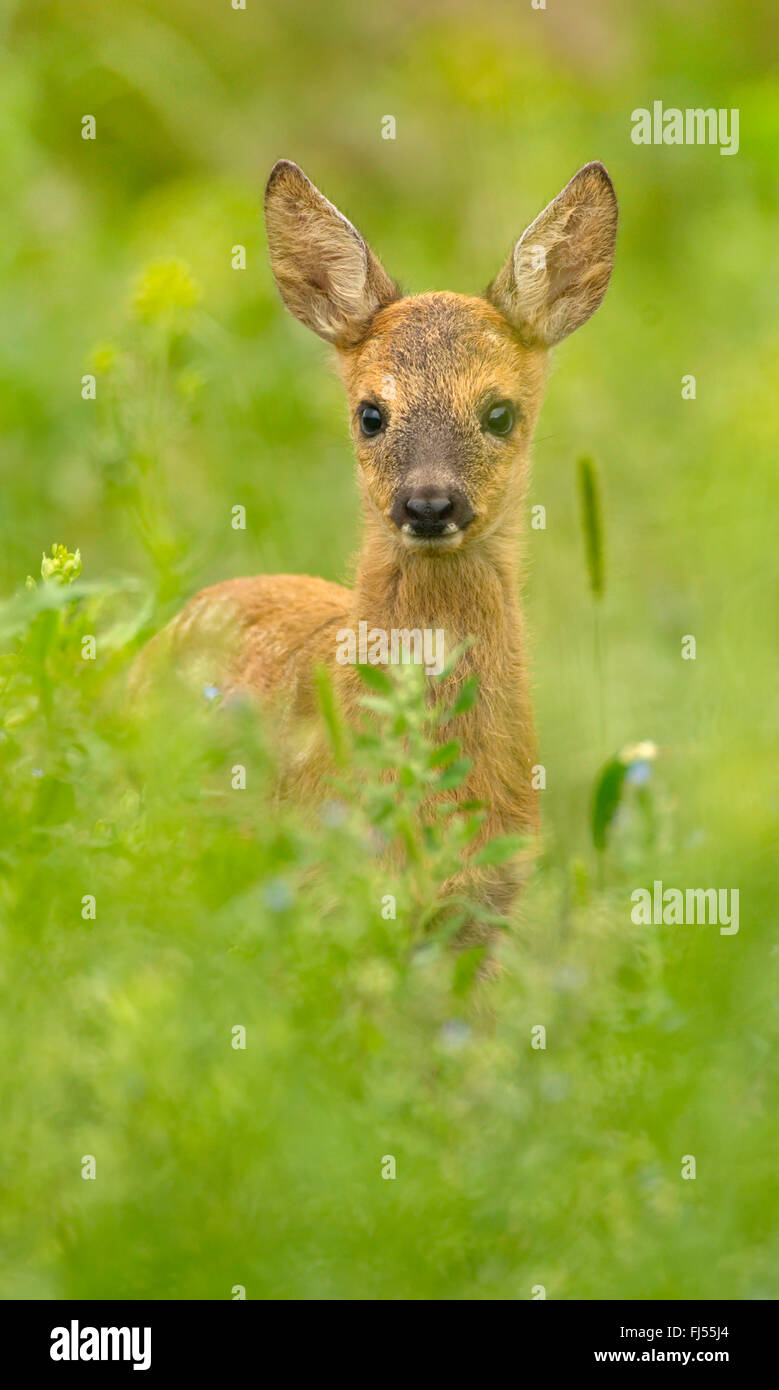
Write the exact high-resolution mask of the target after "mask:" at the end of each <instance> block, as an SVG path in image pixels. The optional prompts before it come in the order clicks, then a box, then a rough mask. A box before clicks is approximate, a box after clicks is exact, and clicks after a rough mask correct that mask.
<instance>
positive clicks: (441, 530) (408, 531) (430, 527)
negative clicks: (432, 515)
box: [400, 521, 465, 551]
mask: <svg viewBox="0 0 779 1390" xmlns="http://www.w3.org/2000/svg"><path fill="white" fill-rule="evenodd" d="M400 534H401V536H402V537H403V543H404V545H406V546H408V547H409V548H410V549H412V550H428V551H437V550H438V551H440V550H456V549H457V546H458V545H461V544H462V539H463V536H464V534H465V527H463V526H458V525H457V523H456V522H455V521H441V522H434V523H428V524H427V525H423V526H421V525H419V523H417V524H414V523H413V522H411V521H407V522H405V523H404V525H403V526H401V528H400Z"/></svg>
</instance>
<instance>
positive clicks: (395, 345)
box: [339, 291, 545, 410]
mask: <svg viewBox="0 0 779 1390" xmlns="http://www.w3.org/2000/svg"><path fill="white" fill-rule="evenodd" d="M339 355H340V357H341V362H342V369H343V375H344V380H345V384H346V386H347V389H348V390H350V392H356V393H358V394H362V395H363V396H372V395H373V396H376V397H379V398H381V397H384V398H385V399H386V398H387V391H388V390H389V391H390V393H391V394H390V400H394V401H396V402H397V403H398V405H399V406H401V407H405V408H413V407H414V406H416V405H418V404H420V403H421V402H422V401H424V402H430V401H431V400H435V399H436V398H438V399H439V400H441V401H446V402H447V403H448V404H449V407H450V408H456V406H457V402H458V401H461V402H462V406H463V408H464V409H466V408H467V409H468V410H472V408H473V404H474V401H475V400H477V399H478V398H479V396H480V394H484V395H486V394H490V395H494V396H506V397H508V398H509V399H510V398H512V397H513V396H514V395H515V394H516V390H517V383H518V382H519V383H520V384H523V385H524V387H525V390H526V392H527V395H528V397H529V398H530V400H531V401H532V400H533V399H534V398H535V397H536V395H537V394H538V392H539V391H540V389H541V387H542V386H543V380H544V358H545V354H544V353H542V352H539V351H534V350H532V349H530V348H527V347H525V346H524V345H523V344H522V343H521V342H520V340H519V337H518V335H517V334H516V332H515V331H514V330H513V328H512V327H511V325H510V324H509V323H508V322H507V320H506V319H505V318H504V316H503V314H502V313H501V312H500V311H499V310H498V309H497V308H495V307H494V305H492V304H490V303H489V302H488V301H487V300H486V299H481V298H478V297H475V296H470V295H463V294H453V293H450V292H446V291H444V292H440V293H432V294H420V295H415V296H413V297H408V298H404V299H399V300H396V301H395V302H394V303H392V304H389V305H387V306H386V307H385V308H383V309H380V310H379V312H378V313H377V314H376V317H375V318H374V320H373V322H372V324H371V331H370V334H369V335H368V337H367V338H366V339H364V340H363V341H362V342H360V343H357V344H356V345H355V346H353V347H351V348H348V349H346V350H342V351H341V353H340V354H339Z"/></svg>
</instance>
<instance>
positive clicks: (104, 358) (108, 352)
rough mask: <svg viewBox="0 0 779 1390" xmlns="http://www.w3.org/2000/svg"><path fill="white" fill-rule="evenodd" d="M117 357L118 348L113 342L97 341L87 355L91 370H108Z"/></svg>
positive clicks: (113, 365) (103, 371)
mask: <svg viewBox="0 0 779 1390" xmlns="http://www.w3.org/2000/svg"><path fill="white" fill-rule="evenodd" d="M118 359H119V349H118V347H117V346H116V344H115V343H98V344H97V346H96V347H94V348H93V349H92V352H91V353H90V356H89V366H90V368H91V370H92V371H93V372H98V373H101V372H102V373H106V372H110V371H111V369H112V368H113V367H115V366H116V363H117V361H118Z"/></svg>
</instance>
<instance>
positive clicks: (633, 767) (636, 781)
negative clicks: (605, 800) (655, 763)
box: [625, 761, 652, 787]
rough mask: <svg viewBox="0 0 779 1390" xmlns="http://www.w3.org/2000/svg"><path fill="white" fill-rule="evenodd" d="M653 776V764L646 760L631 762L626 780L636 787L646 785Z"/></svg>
mask: <svg viewBox="0 0 779 1390" xmlns="http://www.w3.org/2000/svg"><path fill="white" fill-rule="evenodd" d="M651 776H652V764H651V763H647V762H644V761H641V762H637V763H631V764H630V766H629V767H628V770H627V772H626V773H625V781H626V782H630V783H631V784H632V786H634V787H645V786H646V784H647V782H648V781H649V779H650V777H651Z"/></svg>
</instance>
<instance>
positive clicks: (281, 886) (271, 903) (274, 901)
mask: <svg viewBox="0 0 779 1390" xmlns="http://www.w3.org/2000/svg"><path fill="white" fill-rule="evenodd" d="M262 897H263V902H264V903H265V906H266V907H269V908H270V910H271V912H286V911H287V909H288V908H290V907H291V906H292V901H293V898H292V890H291V888H290V886H289V884H288V883H285V882H284V879H283V878H269V879H268V882H267V883H266V884H265V887H264V888H263V890H262Z"/></svg>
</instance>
